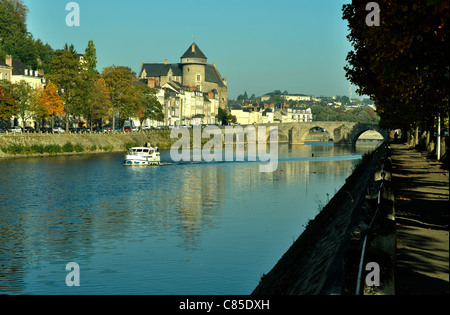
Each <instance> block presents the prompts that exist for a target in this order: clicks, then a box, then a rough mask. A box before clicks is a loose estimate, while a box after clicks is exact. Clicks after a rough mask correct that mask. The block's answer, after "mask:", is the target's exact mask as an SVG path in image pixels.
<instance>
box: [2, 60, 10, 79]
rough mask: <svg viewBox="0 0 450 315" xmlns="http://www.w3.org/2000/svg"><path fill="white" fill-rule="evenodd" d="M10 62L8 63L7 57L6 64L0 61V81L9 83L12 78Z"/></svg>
mask: <svg viewBox="0 0 450 315" xmlns="http://www.w3.org/2000/svg"><path fill="white" fill-rule="evenodd" d="M9 57H11V56H9ZM11 64H12V61H9V62H8V56H6V62H3V61H2V60H0V80H7V81H11V77H12V66H11Z"/></svg>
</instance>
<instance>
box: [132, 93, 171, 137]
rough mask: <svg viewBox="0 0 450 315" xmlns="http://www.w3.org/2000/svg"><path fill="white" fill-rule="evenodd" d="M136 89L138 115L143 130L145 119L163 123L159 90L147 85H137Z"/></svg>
mask: <svg viewBox="0 0 450 315" xmlns="http://www.w3.org/2000/svg"><path fill="white" fill-rule="evenodd" d="M135 89H136V94H137V98H136V100H137V104H136V105H137V106H136V115H137V117H138V118H139V122H140V126H141V130H142V124H143V122H144V120H145V119H151V120H156V121H163V120H164V112H163V107H162V105H161V103H160V102H159V101H158V98H157V97H156V93H157V90H156V89H151V88H149V87H148V86H147V85H145V84H139V85H136V86H135Z"/></svg>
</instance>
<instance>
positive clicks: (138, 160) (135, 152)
mask: <svg viewBox="0 0 450 315" xmlns="http://www.w3.org/2000/svg"><path fill="white" fill-rule="evenodd" d="M160 163H161V157H160V155H159V149H158V147H151V146H145V147H132V148H131V149H130V150H128V152H127V153H126V155H125V159H124V160H123V165H127V166H135V165H136V166H139V165H160Z"/></svg>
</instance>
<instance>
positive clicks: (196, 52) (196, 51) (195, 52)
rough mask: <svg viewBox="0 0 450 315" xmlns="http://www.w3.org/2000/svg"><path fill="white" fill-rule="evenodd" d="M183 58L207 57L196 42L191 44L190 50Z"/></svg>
mask: <svg viewBox="0 0 450 315" xmlns="http://www.w3.org/2000/svg"><path fill="white" fill-rule="evenodd" d="M181 58H203V59H207V58H206V56H205V55H204V54H203V52H202V51H201V50H200V48H198V46H197V44H196V43H193V44H192V45H191V46H189V48H188V50H186V52H185V53H184V54H183V56H181Z"/></svg>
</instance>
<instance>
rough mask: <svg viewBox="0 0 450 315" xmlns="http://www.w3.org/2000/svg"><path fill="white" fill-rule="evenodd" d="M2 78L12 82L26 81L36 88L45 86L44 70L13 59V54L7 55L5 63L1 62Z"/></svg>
mask: <svg viewBox="0 0 450 315" xmlns="http://www.w3.org/2000/svg"><path fill="white" fill-rule="evenodd" d="M0 69H2V70H0V72H1V79H6V80H9V81H11V82H12V83H16V82H20V81H25V82H27V83H28V84H30V86H31V87H32V88H34V89H36V88H37V87H40V86H43V85H44V83H45V81H44V72H43V71H42V70H33V68H32V67H31V66H27V65H25V64H24V63H23V62H22V61H20V60H19V59H13V58H12V56H11V55H6V58H5V63H4V64H3V62H2V63H0Z"/></svg>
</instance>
